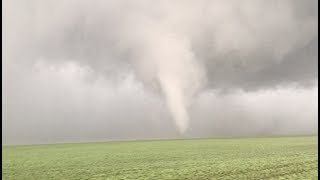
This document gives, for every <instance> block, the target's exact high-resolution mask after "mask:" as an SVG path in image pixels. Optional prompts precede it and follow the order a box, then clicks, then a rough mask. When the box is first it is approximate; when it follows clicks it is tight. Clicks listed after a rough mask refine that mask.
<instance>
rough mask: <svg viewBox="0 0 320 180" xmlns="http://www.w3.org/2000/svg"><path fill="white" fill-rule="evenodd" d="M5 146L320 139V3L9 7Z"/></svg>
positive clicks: (12, 3) (59, 1)
mask: <svg viewBox="0 0 320 180" xmlns="http://www.w3.org/2000/svg"><path fill="white" fill-rule="evenodd" d="M2 15H3V18H2V20H3V22H2V25H3V30H2V35H3V40H2V50H3V55H2V58H3V60H2V65H3V66H2V76H3V77H2V80H3V81H2V83H3V84H2V85H3V87H2V96H3V101H2V110H3V115H2V117H3V121H2V124H3V143H5V144H30V143H59V142H86V141H108V140H128V139H153V138H195V137H220V136H265V135H279V134H315V133H317V131H318V129H317V125H318V110H317V109H318V100H317V99H318V2H317V0H308V1H301V0H268V1H265V0H242V1H238V0H200V1H191V0H190V1H188V0H175V1H172V0H160V1H152V2H151V1H147V0H141V1H133V0H123V1H122V0H107V1H102V0H94V1H87V0H68V1H65V0H54V1H50V0H30V1H24V0H5V1H4V2H3V14H2Z"/></svg>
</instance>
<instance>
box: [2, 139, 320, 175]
mask: <svg viewBox="0 0 320 180" xmlns="http://www.w3.org/2000/svg"><path fill="white" fill-rule="evenodd" d="M317 139H318V137H317V136H313V137H311V136H309V137H277V138H247V139H198V140H163V141H132V142H109V143H86V144H55V145H32V146H3V147H2V150H3V151H2V153H3V160H2V177H3V179H5V180H10V179H19V180H22V179H30V180H49V179H59V180H60V179H61V180H62V179H74V180H78V179H155V180H161V179H233V180H237V179H259V180H260V179H317V177H318V170H317V168H318V149H317V148H318V143H317Z"/></svg>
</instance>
